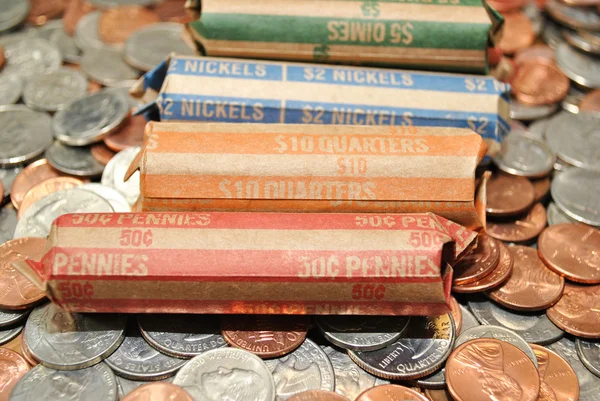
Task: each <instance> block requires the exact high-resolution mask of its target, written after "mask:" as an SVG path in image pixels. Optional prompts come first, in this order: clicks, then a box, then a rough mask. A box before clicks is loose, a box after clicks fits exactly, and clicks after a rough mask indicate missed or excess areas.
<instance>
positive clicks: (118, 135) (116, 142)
mask: <svg viewBox="0 0 600 401" xmlns="http://www.w3.org/2000/svg"><path fill="white" fill-rule="evenodd" d="M146 122H147V121H146V118H145V117H144V116H141V115H140V116H131V117H130V118H129V119H128V120H127V122H125V123H124V125H123V126H122V127H121V128H120V129H119V130H118V131H117V132H115V133H114V134H111V135H109V136H107V137H106V138H104V144H105V145H106V146H108V147H109V148H110V149H111V150H113V151H115V152H120V151H122V150H124V149H127V148H130V147H132V146H143V145H144V128H146Z"/></svg>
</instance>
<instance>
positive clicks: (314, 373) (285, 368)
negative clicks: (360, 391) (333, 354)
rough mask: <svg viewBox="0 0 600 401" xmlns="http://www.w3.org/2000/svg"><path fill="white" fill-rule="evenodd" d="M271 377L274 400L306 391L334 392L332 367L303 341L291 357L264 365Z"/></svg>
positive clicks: (321, 351)
mask: <svg viewBox="0 0 600 401" xmlns="http://www.w3.org/2000/svg"><path fill="white" fill-rule="evenodd" d="M265 363H266V364H267V367H268V369H269V372H271V374H272V375H273V380H274V382H275V388H276V393H277V396H276V398H275V399H276V400H278V401H284V400H287V399H288V398H290V397H291V396H293V395H295V394H297V393H299V392H302V391H305V390H325V391H333V389H334V387H335V376H334V372H333V366H332V365H331V362H330V361H329V358H327V355H326V354H325V352H323V350H322V349H321V348H320V347H319V346H318V345H317V344H315V343H314V342H313V341H311V340H309V339H306V340H305V341H304V342H303V343H302V345H300V347H298V348H296V350H295V351H294V352H292V353H291V354H288V355H285V356H283V357H281V358H277V359H268V360H266V361H265Z"/></svg>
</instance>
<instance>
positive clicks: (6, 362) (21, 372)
mask: <svg viewBox="0 0 600 401" xmlns="http://www.w3.org/2000/svg"><path fill="white" fill-rule="evenodd" d="M28 371H29V364H28V363H27V361H26V360H25V359H24V358H23V357H22V356H21V355H19V354H18V353H16V352H15V351H11V350H8V349H4V348H0V401H8V399H9V397H10V393H11V391H12V390H13V388H14V387H15V386H16V384H17V383H18V382H19V380H21V378H22V377H23V376H25V373H27V372H28Z"/></svg>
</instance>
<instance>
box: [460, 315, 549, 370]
mask: <svg viewBox="0 0 600 401" xmlns="http://www.w3.org/2000/svg"><path fill="white" fill-rule="evenodd" d="M476 338H495V339H496V340H500V341H504V342H507V343H509V344H512V345H514V346H515V347H517V348H519V349H520V350H521V351H523V352H524V353H525V355H527V357H528V358H529V359H531V361H532V362H533V364H534V365H535V367H536V368H537V366H538V362H537V358H536V356H535V353H534V352H533V349H532V348H531V346H530V345H529V344H528V343H527V341H525V339H524V338H523V337H521V336H520V335H518V334H517V333H515V332H514V331H512V330H509V329H506V328H504V327H501V326H492V325H483V326H477V327H473V328H471V329H469V330H465V331H463V332H462V334H461V335H460V336H458V337H457V339H456V343H455V344H454V346H455V347H458V346H459V345H461V344H464V343H466V342H467V341H470V340H474V339H476Z"/></svg>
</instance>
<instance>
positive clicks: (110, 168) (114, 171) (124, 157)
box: [102, 146, 141, 206]
mask: <svg viewBox="0 0 600 401" xmlns="http://www.w3.org/2000/svg"><path fill="white" fill-rule="evenodd" d="M140 151H141V148H139V147H137V146H135V147H131V148H127V149H125V150H122V151H120V152H119V153H117V154H116V155H115V156H114V157H113V158H112V159H111V160H110V161H109V162H108V164H107V165H106V168H105V169H104V172H103V173H102V184H103V185H106V186H108V187H111V188H114V189H116V190H117V191H119V192H120V193H121V194H122V195H123V196H124V197H125V199H127V202H129V204H130V205H131V206H133V205H134V204H135V202H136V201H137V200H138V198H139V197H140V173H139V171H136V172H135V173H134V174H133V175H132V176H131V177H130V178H129V179H128V180H127V181H124V178H125V173H126V172H127V170H128V169H129V166H130V165H131V163H132V162H133V161H134V160H135V158H136V157H137V155H138V153H140Z"/></svg>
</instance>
